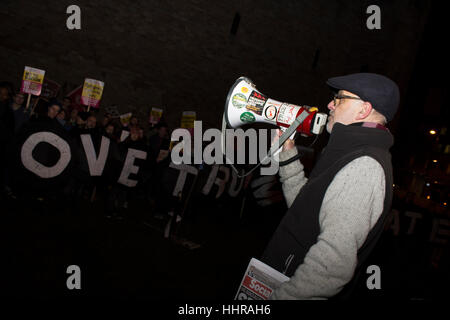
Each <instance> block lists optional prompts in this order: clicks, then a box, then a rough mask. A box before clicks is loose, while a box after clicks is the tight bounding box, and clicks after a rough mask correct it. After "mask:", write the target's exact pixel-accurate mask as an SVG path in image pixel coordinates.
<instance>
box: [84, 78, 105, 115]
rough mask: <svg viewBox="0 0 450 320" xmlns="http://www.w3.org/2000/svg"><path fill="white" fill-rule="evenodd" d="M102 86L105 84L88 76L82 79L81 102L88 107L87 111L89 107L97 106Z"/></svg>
mask: <svg viewBox="0 0 450 320" xmlns="http://www.w3.org/2000/svg"><path fill="white" fill-rule="evenodd" d="M104 86H105V84H104V83H103V82H102V81H99V80H94V79H88V78H86V79H85V80H84V85H83V92H82V93H81V103H82V104H84V105H85V106H87V107H88V110H87V111H88V112H89V111H90V109H91V107H93V108H99V106H100V100H101V98H102V93H103V87H104Z"/></svg>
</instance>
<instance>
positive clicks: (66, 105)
mask: <svg viewBox="0 0 450 320" xmlns="http://www.w3.org/2000/svg"><path fill="white" fill-rule="evenodd" d="M62 108H63V109H64V110H65V111H66V114H68V113H69V112H71V111H72V99H70V98H69V97H64V99H63V102H62Z"/></svg>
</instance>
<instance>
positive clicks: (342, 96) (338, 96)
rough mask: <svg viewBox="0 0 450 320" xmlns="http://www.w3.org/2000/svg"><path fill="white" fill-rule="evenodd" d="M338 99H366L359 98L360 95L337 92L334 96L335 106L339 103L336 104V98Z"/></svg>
mask: <svg viewBox="0 0 450 320" xmlns="http://www.w3.org/2000/svg"><path fill="white" fill-rule="evenodd" d="M337 99H339V100H342V99H353V100H361V101H364V100H363V99H361V98H358V97H352V96H346V95H345V94H343V95H339V94H335V95H334V96H333V103H334V105H335V106H337V104H336V100H337ZM339 103H340V101H339Z"/></svg>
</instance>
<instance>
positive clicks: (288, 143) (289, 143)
mask: <svg viewBox="0 0 450 320" xmlns="http://www.w3.org/2000/svg"><path fill="white" fill-rule="evenodd" d="M282 134H283V131H281V130H280V129H277V134H276V135H275V137H274V138H273V140H272V145H273V144H274V143H275V142H276V141H278V140H279V139H280V137H281V135H282ZM294 147H295V141H294V140H292V139H287V140H286V142H285V143H284V144H283V150H281V151H287V150H290V149H292V148H294Z"/></svg>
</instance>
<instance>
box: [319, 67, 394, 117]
mask: <svg viewBox="0 0 450 320" xmlns="http://www.w3.org/2000/svg"><path fill="white" fill-rule="evenodd" d="M326 83H327V84H328V85H329V86H330V87H332V88H333V89H336V90H346V91H349V92H351V93H353V94H356V95H358V96H359V97H360V98H361V99H363V100H364V101H368V102H370V103H371V104H372V107H373V108H374V109H375V110H376V111H378V112H379V113H381V114H382V115H384V116H385V117H386V120H387V121H391V120H392V119H393V118H394V116H395V113H396V112H397V109H398V105H399V103H400V90H399V88H398V86H397V84H396V83H395V82H394V81H392V80H391V79H389V78H387V77H385V76H382V75H379V74H376V73H353V74H349V75H346V76H341V77H334V78H330V79H328V80H327V82H326Z"/></svg>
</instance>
